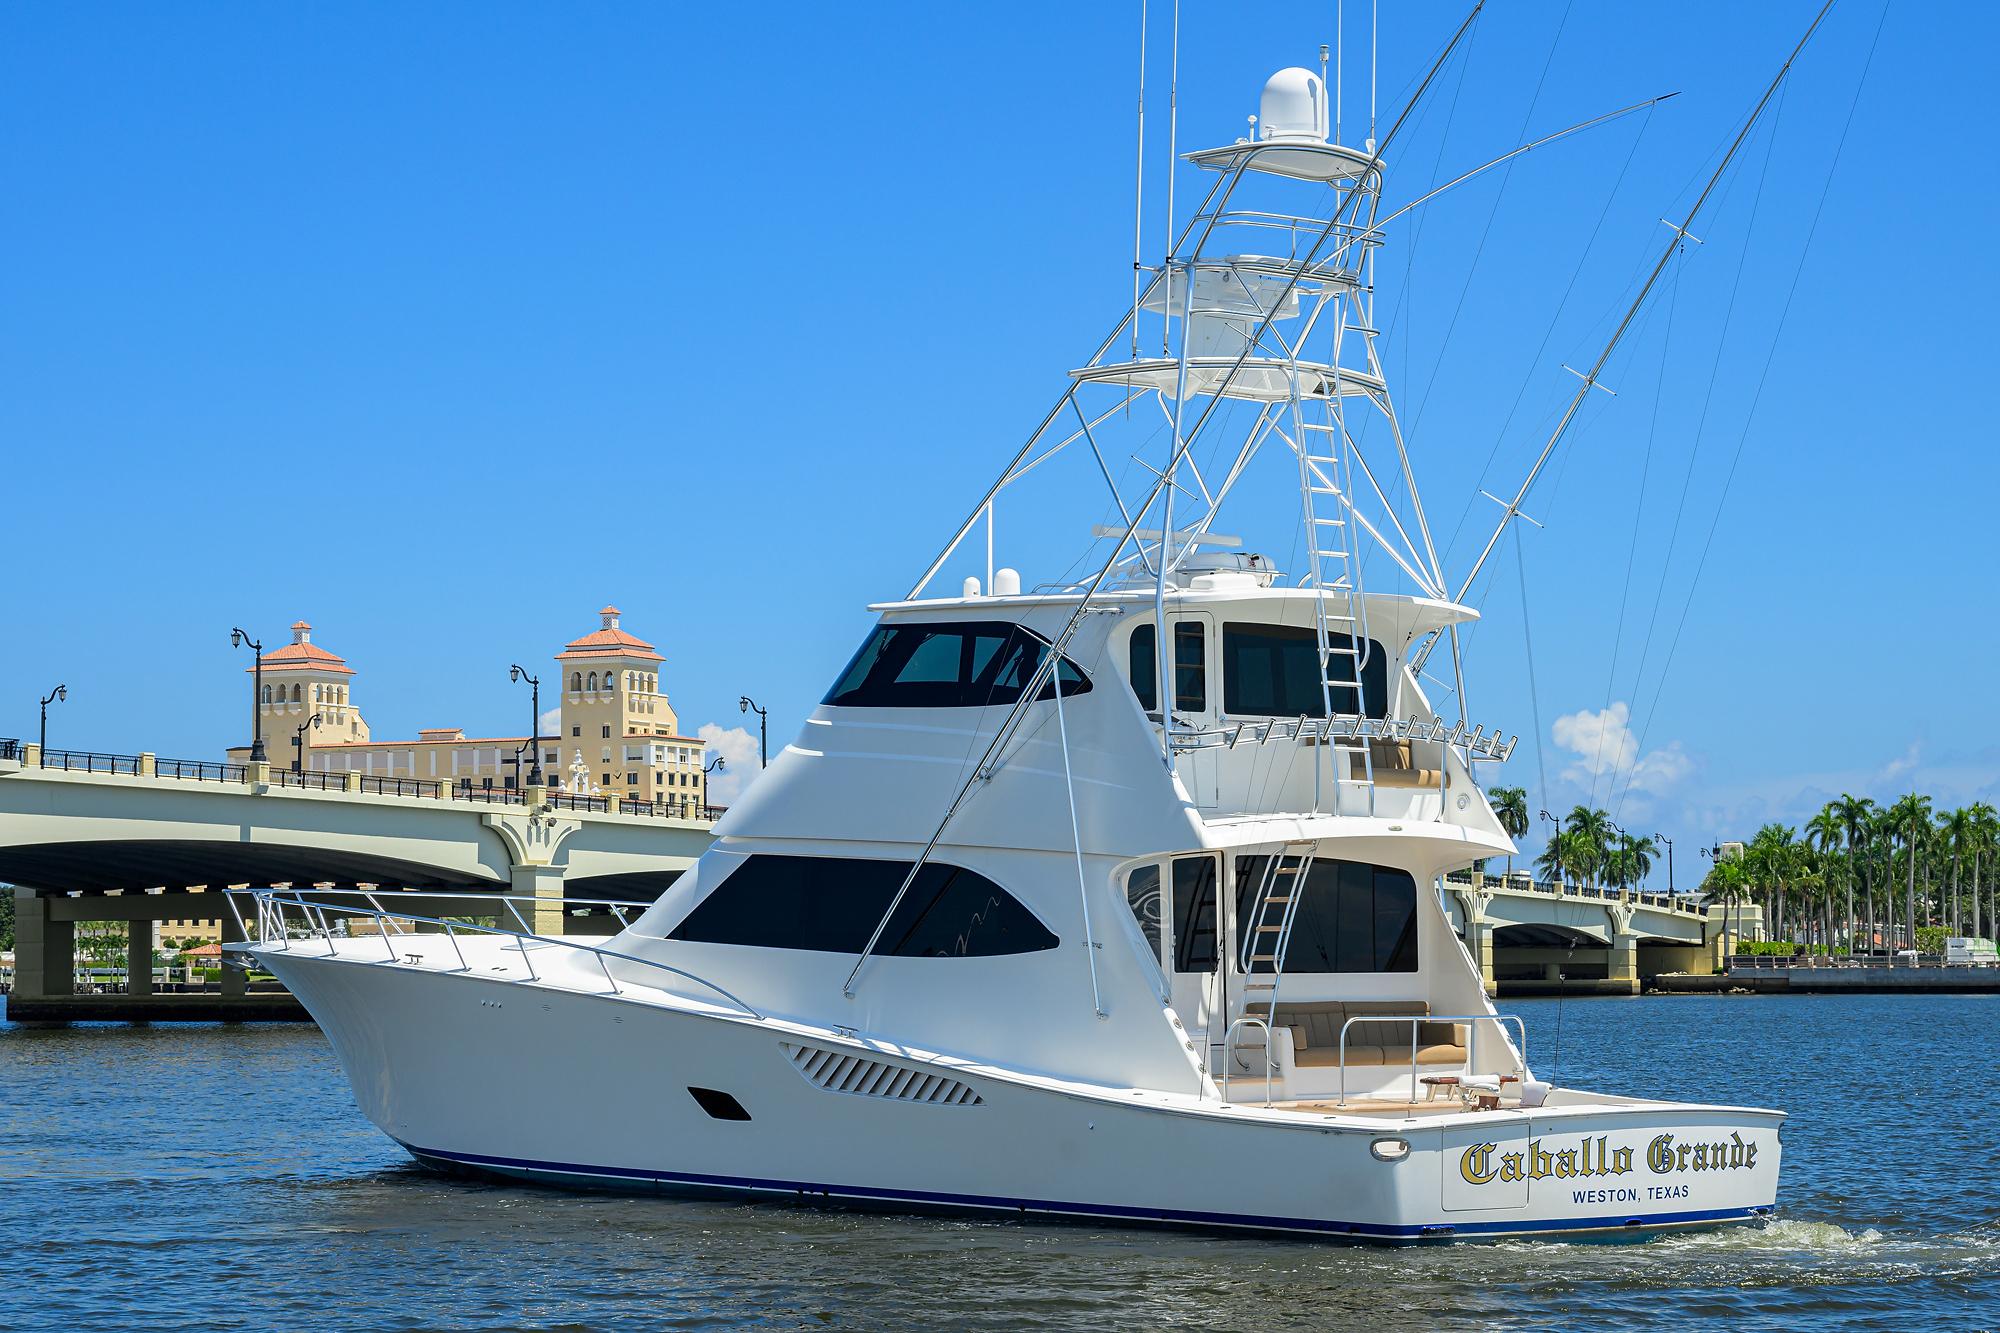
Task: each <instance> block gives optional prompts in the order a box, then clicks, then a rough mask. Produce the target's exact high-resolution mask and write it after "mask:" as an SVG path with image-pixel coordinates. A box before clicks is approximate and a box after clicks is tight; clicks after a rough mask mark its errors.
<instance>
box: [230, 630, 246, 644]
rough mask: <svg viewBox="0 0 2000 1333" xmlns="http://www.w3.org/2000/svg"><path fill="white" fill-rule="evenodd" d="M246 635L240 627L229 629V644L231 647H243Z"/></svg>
mask: <svg viewBox="0 0 2000 1333" xmlns="http://www.w3.org/2000/svg"><path fill="white" fill-rule="evenodd" d="M244 637H245V636H244V633H243V631H242V630H240V629H233V630H231V631H229V646H230V647H231V648H241V647H242V646H243V640H244Z"/></svg>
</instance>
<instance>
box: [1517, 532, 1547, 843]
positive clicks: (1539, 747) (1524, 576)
mask: <svg viewBox="0 0 2000 1333" xmlns="http://www.w3.org/2000/svg"><path fill="white" fill-rule="evenodd" d="M1514 572H1515V573H1516V574H1518V575H1519V576H1520V580H1521V644H1522V647H1523V650H1524V651H1525V652H1526V653H1527V658H1528V716H1529V717H1530V718H1532V719H1533V720H1534V723H1535V777H1536V780H1537V781H1538V782H1539V783H1540V784H1541V788H1542V804H1541V807H1540V808H1541V809H1543V810H1546V809H1548V808H1549V768H1548V759H1547V757H1546V756H1545V755H1544V753H1543V751H1544V750H1545V749H1546V748H1547V741H1546V738H1544V737H1543V735H1542V691H1541V687H1540V686H1539V685H1537V684H1536V683H1535V635H1534V631H1533V630H1532V629H1531V628H1530V627H1529V626H1530V620H1529V617H1528V553H1527V550H1526V548H1525V547H1523V546H1522V545H1521V530H1520V529H1519V528H1518V527H1517V528H1515V529H1514Z"/></svg>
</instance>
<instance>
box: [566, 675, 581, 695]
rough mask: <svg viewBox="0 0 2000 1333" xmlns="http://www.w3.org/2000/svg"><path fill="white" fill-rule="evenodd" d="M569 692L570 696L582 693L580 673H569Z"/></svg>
mask: <svg viewBox="0 0 2000 1333" xmlns="http://www.w3.org/2000/svg"><path fill="white" fill-rule="evenodd" d="M569 692H570V693H571V694H581V693H583V673H582V672H581V671H572V672H570V673H569Z"/></svg>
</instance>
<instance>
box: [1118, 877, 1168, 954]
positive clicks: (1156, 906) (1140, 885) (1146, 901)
mask: <svg viewBox="0 0 2000 1333" xmlns="http://www.w3.org/2000/svg"><path fill="white" fill-rule="evenodd" d="M1125 904H1126V906H1128V907H1130V908H1131V909H1132V915H1133V916H1134V917H1135V918H1137V919H1138V922H1139V931H1140V933H1141V934H1143V935H1144V936H1145V937H1146V943H1148V944H1150V945H1152V946H1153V957H1154V958H1156V959H1157V958H1158V957H1159V956H1160V923H1161V921H1162V920H1163V915H1162V911H1161V909H1162V906H1163V905H1162V903H1161V902H1160V868H1159V867H1158V866H1140V867H1139V868H1138V869H1137V870H1134V871H1133V872H1132V874H1131V876H1130V877H1129V878H1127V879H1126V881H1125Z"/></svg>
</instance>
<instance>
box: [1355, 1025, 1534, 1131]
mask: <svg viewBox="0 0 2000 1333" xmlns="http://www.w3.org/2000/svg"><path fill="white" fill-rule="evenodd" d="M1398 1003H1400V1001H1398ZM1484 1022H1493V1023H1512V1024H1513V1025H1514V1031H1515V1033H1516V1034H1517V1035H1518V1036H1519V1038H1520V1040H1519V1041H1518V1042H1517V1043H1516V1044H1515V1048H1514V1054H1515V1063H1516V1065H1517V1066H1518V1067H1519V1068H1520V1071H1521V1074H1522V1076H1523V1077H1526V1075H1527V1072H1528V1028H1527V1025H1526V1024H1525V1023H1523V1022H1522V1021H1521V1019H1520V1016H1519V1015H1517V1014H1356V1015H1355V1016H1354V1017H1352V1018H1350V1019H1348V1020H1347V1021H1346V1022H1345V1023H1342V1024H1341V1025H1340V1096H1339V1099H1338V1100H1337V1101H1335V1103H1334V1105H1336V1106H1345V1105H1347V1030H1348V1029H1349V1028H1351V1027H1353V1026H1354V1025H1355V1024H1356V1023H1408V1024H1409V1025H1410V1104H1411V1105H1413V1106H1414V1105H1415V1104H1416V1100H1417V1026H1418V1024H1421V1023H1469V1024H1471V1025H1472V1027H1471V1031H1470V1032H1469V1033H1468V1034H1467V1042H1468V1044H1467V1045H1466V1048H1465V1067H1466V1068H1467V1069H1471V1068H1472V1067H1473V1065H1474V1064H1476V1063H1477V1062H1478V1056H1479V1024H1480V1023H1484Z"/></svg>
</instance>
